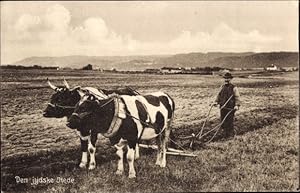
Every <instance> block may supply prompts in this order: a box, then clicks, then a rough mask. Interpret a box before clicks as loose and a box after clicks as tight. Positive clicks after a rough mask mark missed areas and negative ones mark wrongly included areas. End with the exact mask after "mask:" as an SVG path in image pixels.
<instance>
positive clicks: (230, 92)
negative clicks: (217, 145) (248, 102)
mask: <svg viewBox="0 0 300 193" xmlns="http://www.w3.org/2000/svg"><path fill="white" fill-rule="evenodd" d="M223 78H224V84H223V85H222V86H221V89H220V92H219V94H218V95H217V98H216V100H215V102H214V104H213V105H214V106H217V105H220V106H219V107H220V111H221V121H223V119H224V118H225V117H226V116H227V117H226V119H225V120H224V122H223V124H222V125H221V128H222V129H223V132H224V135H225V137H233V136H234V134H235V132H234V127H233V120H234V113H235V111H237V110H238V109H239V106H240V94H239V91H238V89H237V87H236V86H235V85H233V84H231V80H232V79H233V77H232V75H231V73H229V72H226V73H225V74H224V76H223ZM228 113H229V114H228ZM227 114H228V115H227Z"/></svg>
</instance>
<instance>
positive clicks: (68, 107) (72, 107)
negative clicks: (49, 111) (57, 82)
mask: <svg viewBox="0 0 300 193" xmlns="http://www.w3.org/2000/svg"><path fill="white" fill-rule="evenodd" d="M48 105H49V106H51V107H59V108H62V109H75V106H63V105H58V104H52V103H48Z"/></svg>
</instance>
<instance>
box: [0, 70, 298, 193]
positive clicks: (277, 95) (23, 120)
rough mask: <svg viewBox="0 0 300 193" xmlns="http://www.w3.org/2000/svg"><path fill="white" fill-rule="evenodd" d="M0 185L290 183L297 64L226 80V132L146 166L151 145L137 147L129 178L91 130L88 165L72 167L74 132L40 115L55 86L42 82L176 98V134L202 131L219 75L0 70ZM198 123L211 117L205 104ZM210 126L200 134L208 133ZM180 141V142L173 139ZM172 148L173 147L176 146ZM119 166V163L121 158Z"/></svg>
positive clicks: (133, 187)
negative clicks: (230, 128) (235, 104)
mask: <svg viewBox="0 0 300 193" xmlns="http://www.w3.org/2000/svg"><path fill="white" fill-rule="evenodd" d="M1 76H2V80H1V189H2V190H8V191H21V190H25V191H28V192H35V191H40V192H44V191H50V192H66V191H70V192H76V191H78V192H88V191H90V192H91V191H92V192H93V191H99V192H155V191H160V192H161V191H170V192H176V191H178V192H185V191H187V192H191V191H255V190H258V191H261V190H275V191H277V190H295V189H296V188H297V187H298V180H297V179H298V172H297V171H298V161H297V160H298V152H299V148H298V108H299V107H298V106H299V104H298V91H299V79H298V72H288V73H273V74H260V75H259V76H251V77H249V78H245V77H247V76H242V77H243V78H239V77H236V78H234V79H233V81H232V82H233V84H235V85H237V86H238V88H239V92H240V94H241V100H242V106H241V108H240V110H239V111H237V112H236V116H235V119H236V120H235V130H236V134H237V136H236V137H235V138H234V139H226V138H223V136H222V135H221V134H220V133H217V135H216V136H215V138H214V139H213V141H212V142H210V143H207V144H206V145H201V144H200V143H196V144H195V146H194V149H193V150H191V149H189V151H193V152H194V153H195V154H197V155H198V156H197V157H196V158H191V157H179V156H168V157H167V168H159V167H157V166H155V165H154V163H155V158H156V154H155V153H154V151H152V150H142V151H141V158H140V159H139V160H136V161H135V167H136V171H137V179H135V180H129V179H127V177H126V176H127V175H128V171H127V170H126V169H128V168H127V167H125V174H124V175H123V176H122V177H118V176H115V175H114V172H115V170H116V163H117V156H116V155H115V154H114V152H115V149H114V148H113V147H110V144H109V142H108V140H107V139H105V138H103V137H101V136H99V140H98V142H97V152H96V162H97V167H96V169H95V170H94V171H91V172H87V171H85V170H81V169H79V168H78V164H79V161H80V158H81V152H80V140H79V137H78V136H77V135H76V133H75V132H74V131H73V130H71V129H69V128H67V127H66V125H65V124H66V119H54V118H44V117H43V116H42V113H43V110H44V109H45V108H46V106H47V103H48V102H49V101H50V97H51V95H52V94H53V93H54V91H53V90H52V89H50V87H49V86H48V85H47V82H46V78H47V77H48V78H49V79H50V80H51V82H52V83H53V84H54V85H62V80H63V77H65V78H66V80H67V81H68V83H69V85H70V86H71V87H74V86H78V85H80V86H82V87H84V86H91V87H97V88H100V89H101V88H103V89H116V88H122V87H125V86H129V87H131V88H132V89H135V90H137V91H138V92H139V93H141V94H146V93H150V92H155V91H159V90H160V91H164V92H167V93H168V94H169V95H170V96H171V97H172V98H173V99H174V101H175V109H176V110H175V117H174V120H173V123H172V128H173V130H174V134H175V136H176V137H184V136H188V135H190V134H191V133H197V132H198V131H200V129H201V127H202V124H203V121H204V119H205V118H206V115H207V113H208V110H209V108H210V104H211V103H212V102H213V101H214V99H215V97H216V94H217V92H218V90H219V87H220V85H221V84H222V83H223V79H222V78H221V77H219V76H210V75H150V74H117V73H116V74H113V73H102V72H97V71H53V70H3V69H2V70H1ZM210 115H211V116H210V118H209V121H208V122H207V124H206V127H205V131H208V130H209V129H211V128H213V127H214V126H215V125H217V124H218V123H219V110H218V109H217V108H213V109H212V111H211V113H210ZM213 134H214V132H212V133H211V134H209V135H207V136H206V137H205V138H204V139H203V141H204V142H205V141H207V140H209V139H210V138H211V137H212V136H213ZM176 142H177V143H178V146H181V147H184V148H185V149H187V150H188V141H187V140H185V141H184V140H180V139H177V140H176ZM178 148H179V147H178ZM125 166H126V163H125ZM16 176H20V177H24V178H29V179H31V178H32V177H49V178H50V177H54V178H56V177H58V176H59V177H64V178H68V177H70V178H73V179H74V181H75V182H74V183H44V184H43V183H40V184H38V185H32V184H30V183H20V182H17V181H16Z"/></svg>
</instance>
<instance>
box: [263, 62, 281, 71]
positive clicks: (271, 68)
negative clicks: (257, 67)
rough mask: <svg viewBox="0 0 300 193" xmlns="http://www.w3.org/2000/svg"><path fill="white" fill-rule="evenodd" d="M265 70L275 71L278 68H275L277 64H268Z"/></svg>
mask: <svg viewBox="0 0 300 193" xmlns="http://www.w3.org/2000/svg"><path fill="white" fill-rule="evenodd" d="M266 70H267V71H277V70H278V68H277V66H275V65H274V64H271V65H270V66H268V67H267V68H266Z"/></svg>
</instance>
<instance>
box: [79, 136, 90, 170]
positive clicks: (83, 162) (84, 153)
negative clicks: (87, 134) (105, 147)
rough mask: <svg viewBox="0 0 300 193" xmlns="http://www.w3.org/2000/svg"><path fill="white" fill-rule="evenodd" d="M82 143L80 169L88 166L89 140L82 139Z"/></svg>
mask: <svg viewBox="0 0 300 193" xmlns="http://www.w3.org/2000/svg"><path fill="white" fill-rule="evenodd" d="M80 143H81V152H82V156H81V162H80V164H79V167H80V168H85V167H86V164H87V161H88V160H87V159H88V158H87V156H88V155H87V150H88V139H84V138H80Z"/></svg>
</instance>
